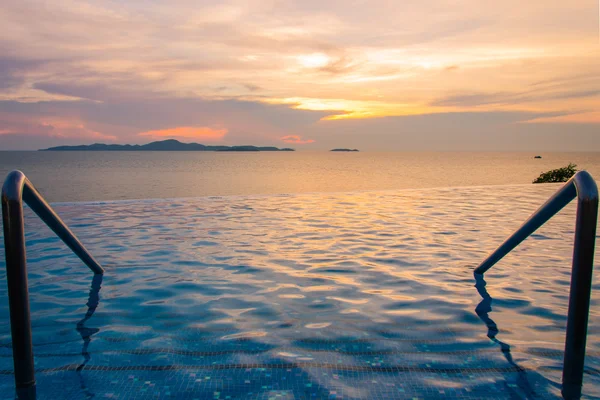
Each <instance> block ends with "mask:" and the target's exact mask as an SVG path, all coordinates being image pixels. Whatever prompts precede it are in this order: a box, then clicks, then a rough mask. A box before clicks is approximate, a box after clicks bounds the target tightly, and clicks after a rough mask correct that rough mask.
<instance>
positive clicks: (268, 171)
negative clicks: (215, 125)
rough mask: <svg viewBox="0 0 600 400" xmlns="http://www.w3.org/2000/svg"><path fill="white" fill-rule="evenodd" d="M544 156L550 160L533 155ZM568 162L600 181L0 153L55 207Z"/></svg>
mask: <svg viewBox="0 0 600 400" xmlns="http://www.w3.org/2000/svg"><path fill="white" fill-rule="evenodd" d="M536 155H541V156H542V158H541V159H536V158H534V157H535V156H536ZM569 163H574V164H577V166H578V168H579V169H586V170H588V171H589V172H590V173H591V174H592V175H593V176H597V177H600V153H592V152H588V153H541V154H534V153H527V152H514V153H509V152H464V153H462V152H358V153H354V152H353V153H338V152H327V151H321V152H308V151H307V152H304V151H297V152H282V153H272V152H251V153H247V152H244V153H236V152H86V151H83V152H38V151H10V152H8V151H2V152H0V176H1V177H4V176H6V174H8V172H10V171H11V170H13V169H19V170H21V171H23V172H24V173H25V174H26V175H27V177H28V178H29V179H30V181H31V182H32V183H33V184H34V186H35V187H36V188H37V189H38V190H39V191H40V192H41V193H42V195H43V196H44V197H45V198H46V199H47V200H48V201H50V202H75V201H106V200H130V199H165V198H183V197H204V196H232V195H268V194H296V193H334V192H355V191H381V190H400V189H420V188H435V187H440V188H444V187H463V186H488V185H490V186H491V185H515V184H530V183H531V182H532V181H533V179H535V178H536V177H537V176H538V175H539V174H540V173H541V172H543V171H547V170H549V169H554V168H560V167H563V166H566V165H567V164H569Z"/></svg>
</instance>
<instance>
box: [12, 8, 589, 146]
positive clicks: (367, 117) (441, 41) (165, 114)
mask: <svg viewBox="0 0 600 400" xmlns="http://www.w3.org/2000/svg"><path fill="white" fill-rule="evenodd" d="M598 24H599V10H598V1H597V0H593V1H591V0H571V1H568V2H565V1H564V0H560V1H558V0H529V1H523V0H518V1H517V0H503V1H497V0H494V1H491V0H405V1H399V0H397V1H382V0H369V1H362V0H361V1H351V0H319V1H317V0H302V1H291V0H241V1H237V0H234V1H223V2H216V1H205V0H193V1H192V0H189V1H188V0H169V1H162V0H144V1H141V0H128V1H127V2H120V1H112V0H111V1H109V0H97V1H79V0H53V1H35V2H34V1H28V0H3V2H2V7H1V8H0V26H1V27H2V34H1V35H0V150H14V149H21V150H27V149H39V148H45V147H49V146H55V145H64V144H90V143H131V144H135V143H138V144H141V143H147V142H150V141H154V140H164V139H169V138H173V139H178V140H181V141H183V142H197V143H204V144H227V145H232V144H235V145H242V144H254V145H275V146H279V147H294V148H296V149H297V150H322V149H330V148H333V147H352V148H359V149H361V150H406V151H412V150H417V151H422V150H448V151H454V150H517V151H518V150H522V151H600V35H599V33H600V30H599V25H598Z"/></svg>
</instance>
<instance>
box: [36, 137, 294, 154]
mask: <svg viewBox="0 0 600 400" xmlns="http://www.w3.org/2000/svg"><path fill="white" fill-rule="evenodd" d="M39 151H295V150H294V149H290V148H283V149H280V148H278V147H272V146H266V147H260V146H206V145H204V144H199V143H182V142H180V141H179V140H175V139H167V140H160V141H158V142H151V143H147V144H142V145H139V144H133V145H132V144H103V143H94V144H90V145H79V146H56V147H50V148H47V149H40V150H39Z"/></svg>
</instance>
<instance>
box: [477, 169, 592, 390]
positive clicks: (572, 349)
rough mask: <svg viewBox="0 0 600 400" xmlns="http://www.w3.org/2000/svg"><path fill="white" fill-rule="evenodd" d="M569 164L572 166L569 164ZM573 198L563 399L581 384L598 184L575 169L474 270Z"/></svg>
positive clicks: (500, 255)
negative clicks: (553, 192) (573, 239)
mask: <svg viewBox="0 0 600 400" xmlns="http://www.w3.org/2000/svg"><path fill="white" fill-rule="evenodd" d="M569 166H571V164H569ZM573 167H575V166H574V165H573ZM575 198H577V216H576V222H575V243H574V244H573V266H572V269H571V288H570V290H569V310H568V313H567V335H566V339H565V353H564V362H563V373H562V395H563V397H564V398H565V399H567V400H570V399H579V398H580V397H581V386H582V384H583V366H584V361H585V342H586V337H587V326H588V318H589V311H590V294H591V291H592V270H593V269H594V247H595V244H596V224H597V221H598V187H597V186H596V182H594V179H593V178H592V176H591V175H590V174H589V173H587V172H586V171H581V172H579V173H577V175H575V176H574V177H573V179H571V180H570V181H569V182H568V183H567V184H566V185H564V186H563V187H562V188H561V189H560V190H559V191H558V192H556V194H555V195H554V196H552V197H551V198H550V200H548V201H547V202H546V203H545V204H544V205H542V206H541V207H540V208H539V209H538V210H537V211H536V212H535V213H533V215H532V216H531V217H529V219H528V220H527V221H526V222H525V223H524V224H523V225H522V226H521V228H519V229H518V230H517V231H516V232H515V233H514V234H513V235H512V236H510V237H509V238H508V239H506V241H505V242H504V243H503V244H502V245H501V246H500V247H498V249H497V250H496V251H494V252H493V253H492V254H491V255H490V256H489V257H488V258H487V259H486V260H485V261H483V262H482V263H481V264H480V265H479V266H478V267H477V268H476V269H475V271H474V273H475V280H476V282H477V281H478V278H481V280H482V281H483V277H482V276H481V275H482V274H484V273H485V272H486V271H487V270H488V269H490V268H491V267H493V266H494V264H496V263H497V262H498V261H500V260H501V259H502V258H503V257H504V256H505V255H507V254H508V253H509V252H510V251H511V250H513V249H514V248H515V247H517V246H518V245H519V244H520V243H521V242H522V241H523V240H525V239H527V238H528V237H529V235H531V234H532V233H533V232H535V231H536V230H537V229H538V228H539V227H541V226H542V225H544V224H545V223H546V222H547V221H548V220H549V219H550V218H552V217H553V216H554V215H556V214H557V213H558V212H559V211H560V210H562V209H563V208H564V207H565V206H566V205H567V204H569V203H570V202H571V201H572V200H573V199H575ZM477 275H480V276H479V277H478V276H477Z"/></svg>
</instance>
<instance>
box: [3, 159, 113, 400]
mask: <svg viewBox="0 0 600 400" xmlns="http://www.w3.org/2000/svg"><path fill="white" fill-rule="evenodd" d="M23 203H26V204H27V205H28V206H29V207H30V208H31V209H32V210H33V212H35V213H36V214H37V215H38V216H39V217H40V218H41V220H42V221H44V223H45V224H46V225H48V227H49V228H50V229H52V230H53V231H54V233H56V235H57V236H58V237H59V238H60V239H61V240H62V241H63V242H64V243H65V244H66V245H67V246H69V248H70V249H71V250H72V251H73V253H75V254H76V255H77V256H78V257H79V258H80V259H81V261H83V262H84V263H85V264H86V265H87V266H88V267H89V268H90V269H91V270H92V271H93V272H94V274H102V273H104V269H102V267H101V266H100V264H98V262H97V261H96V260H94V257H92V255H91V254H90V253H89V252H88V251H87V250H86V248H85V247H83V245H82V244H81V242H80V241H79V240H78V239H77V237H75V235H74V234H73V232H71V231H70V230H69V228H68V227H67V226H66V225H65V223H64V222H63V221H62V220H61V219H60V218H59V216H58V215H56V213H55V212H54V210H52V208H51V207H50V206H49V205H48V203H47V202H46V200H44V198H43V197H42V196H41V195H40V194H39V193H38V191H37V190H35V188H34V187H33V185H32V184H31V182H29V180H28V179H27V178H26V177H25V175H24V174H23V173H22V172H21V171H12V172H11V173H10V174H8V176H7V177H6V181H4V186H2V223H3V225H4V248H5V256H6V283H7V285H8V300H9V301H8V303H9V311H10V329H11V337H12V348H13V362H14V368H15V384H16V387H17V397H18V398H19V399H20V400H21V399H23V400H25V399H26V400H35V398H36V388H35V373H34V364H33V347H32V343H31V316H30V309H29V288H28V287H27V262H26V261H27V260H26V257H25V227H24V220H23Z"/></svg>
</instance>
